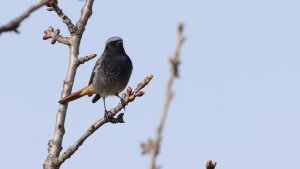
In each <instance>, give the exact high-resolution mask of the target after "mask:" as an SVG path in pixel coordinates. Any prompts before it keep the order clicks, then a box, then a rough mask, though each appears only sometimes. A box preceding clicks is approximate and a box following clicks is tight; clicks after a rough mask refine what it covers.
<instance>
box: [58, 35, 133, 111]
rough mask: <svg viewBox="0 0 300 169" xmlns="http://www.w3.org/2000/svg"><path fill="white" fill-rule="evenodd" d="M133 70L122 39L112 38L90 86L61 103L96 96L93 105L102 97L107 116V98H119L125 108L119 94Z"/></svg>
mask: <svg viewBox="0 0 300 169" xmlns="http://www.w3.org/2000/svg"><path fill="white" fill-rule="evenodd" d="M132 69H133V68H132V62H131V60H130V58H129V56H128V55H127V54H126V52H125V50H124V47H123V40H122V38H120V37H117V36H115V37H111V38H109V39H108V40H107V41H106V43H105V49H104V52H103V54H102V56H101V57H100V58H99V59H98V60H97V62H96V64H95V66H94V69H93V72H92V75H91V78H90V81H89V84H88V86H86V87H84V88H83V89H81V90H79V91H77V92H75V93H72V94H70V95H68V96H66V97H64V98H63V99H61V100H60V101H59V103H61V104H65V103H68V102H70V101H73V100H76V99H78V98H80V97H82V96H85V95H88V96H92V95H93V94H95V96H94V98H93V99H92V103H96V102H97V101H98V100H99V99H100V98H101V97H102V98H103V102H104V108H105V115H107V110H106V105H105V98H106V97H107V96H111V95H115V96H117V97H119V98H120V99H121V103H122V105H123V107H124V101H123V99H122V98H121V97H120V96H119V93H120V92H122V91H123V90H124V88H125V87H126V86H127V84H128V81H129V78H130V75H131V72H132Z"/></svg>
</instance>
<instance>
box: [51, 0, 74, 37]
mask: <svg viewBox="0 0 300 169" xmlns="http://www.w3.org/2000/svg"><path fill="white" fill-rule="evenodd" d="M54 2H56V3H52V4H51V5H49V8H48V9H47V10H48V11H55V12H56V14H57V15H58V16H59V17H60V18H61V19H62V20H63V22H64V23H65V24H66V26H67V27H68V29H69V32H70V33H71V34H73V33H75V32H76V31H77V28H76V27H75V25H74V24H73V23H72V21H71V19H70V18H69V17H68V16H67V15H65V14H64V12H63V11H62V9H61V8H59V6H58V5H57V1H54Z"/></svg>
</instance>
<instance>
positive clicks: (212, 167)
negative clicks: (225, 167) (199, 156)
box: [206, 160, 217, 169]
mask: <svg viewBox="0 0 300 169" xmlns="http://www.w3.org/2000/svg"><path fill="white" fill-rule="evenodd" d="M216 165H217V162H213V161H211V160H208V161H207V162H206V169H215V167H216Z"/></svg>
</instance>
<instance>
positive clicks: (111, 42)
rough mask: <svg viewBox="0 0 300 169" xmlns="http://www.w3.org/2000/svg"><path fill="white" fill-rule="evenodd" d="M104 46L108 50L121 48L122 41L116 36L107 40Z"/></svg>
mask: <svg viewBox="0 0 300 169" xmlns="http://www.w3.org/2000/svg"><path fill="white" fill-rule="evenodd" d="M105 46H107V47H109V48H118V47H121V46H123V39H122V38H120V37H118V36H113V37H111V38H109V39H107V41H106V43H105Z"/></svg>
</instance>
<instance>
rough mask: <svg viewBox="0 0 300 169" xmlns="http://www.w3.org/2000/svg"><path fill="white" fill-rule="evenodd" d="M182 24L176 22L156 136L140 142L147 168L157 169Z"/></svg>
mask: <svg viewBox="0 0 300 169" xmlns="http://www.w3.org/2000/svg"><path fill="white" fill-rule="evenodd" d="M182 33H183V24H182V23H179V24H178V42H177V47H176V49H175V52H174V55H173V56H172V57H171V58H170V64H171V70H170V75H169V78H168V81H167V89H166V95H165V99H164V106H163V109H162V112H161V116H160V120H159V123H158V126H157V129H156V136H155V138H154V140H151V139H149V140H148V143H142V144H141V147H142V152H143V154H145V153H149V155H150V159H149V164H148V169H157V168H158V167H157V165H156V158H157V155H158V153H159V148H160V142H161V139H162V130H163V127H164V124H165V121H166V118H167V114H168V109H169V105H170V102H171V99H172V97H173V92H172V85H173V82H174V79H175V78H176V77H179V75H178V65H179V63H180V49H181V46H182V44H183V42H184V41H185V37H184V36H183V34H182Z"/></svg>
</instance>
